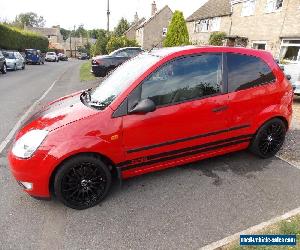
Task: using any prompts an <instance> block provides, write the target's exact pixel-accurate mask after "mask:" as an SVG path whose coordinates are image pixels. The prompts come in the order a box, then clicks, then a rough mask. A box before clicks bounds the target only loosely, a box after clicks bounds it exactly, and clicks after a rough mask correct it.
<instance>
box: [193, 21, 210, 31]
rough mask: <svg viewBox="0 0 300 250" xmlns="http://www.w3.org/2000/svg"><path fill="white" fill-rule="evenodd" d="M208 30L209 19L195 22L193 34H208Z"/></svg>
mask: <svg viewBox="0 0 300 250" xmlns="http://www.w3.org/2000/svg"><path fill="white" fill-rule="evenodd" d="M208 30H209V19H204V20H200V21H197V22H196V23H195V33H199V32H208Z"/></svg>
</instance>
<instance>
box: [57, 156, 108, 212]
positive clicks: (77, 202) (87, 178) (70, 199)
mask: <svg viewBox="0 0 300 250" xmlns="http://www.w3.org/2000/svg"><path fill="white" fill-rule="evenodd" d="M110 185H111V173H110V171H109V170H108V168H107V166H106V165H105V164H104V163H103V162H102V161H101V160H100V159H99V158H96V157H93V156H89V155H82V156H77V157H74V158H72V159H70V160H68V161H66V162H65V163H64V164H63V165H62V166H61V167H60V169H59V170H58V172H57V174H56V175H55V178H54V191H55V194H56V196H57V198H58V199H59V200H60V201H61V202H62V203H64V204H65V205H66V206H68V207H70V208H74V209H78V210H82V209H86V208H89V207H93V206H95V205H97V204H98V203H99V202H100V201H102V200H103V199H104V197H105V196H106V194H107V192H108V190H109V188H110Z"/></svg>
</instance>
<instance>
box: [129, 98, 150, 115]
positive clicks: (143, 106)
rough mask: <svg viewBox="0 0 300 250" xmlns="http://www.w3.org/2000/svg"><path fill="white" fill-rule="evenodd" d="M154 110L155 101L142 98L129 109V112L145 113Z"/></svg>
mask: <svg viewBox="0 0 300 250" xmlns="http://www.w3.org/2000/svg"><path fill="white" fill-rule="evenodd" d="M155 110H156V105H155V103H154V102H153V101H152V100H150V99H144V100H141V101H140V102H139V103H138V104H137V105H136V106H135V107H134V108H133V109H132V110H130V111H129V114H146V113H149V112H153V111H155Z"/></svg>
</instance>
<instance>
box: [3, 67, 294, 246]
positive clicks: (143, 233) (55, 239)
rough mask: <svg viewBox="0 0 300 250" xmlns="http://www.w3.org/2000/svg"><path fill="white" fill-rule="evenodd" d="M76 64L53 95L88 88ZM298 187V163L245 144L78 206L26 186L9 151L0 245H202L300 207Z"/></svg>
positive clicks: (141, 179) (127, 183)
mask: <svg viewBox="0 0 300 250" xmlns="http://www.w3.org/2000/svg"><path fill="white" fill-rule="evenodd" d="M74 67H75V68H74V70H71V69H70V70H69V71H67V72H66V74H65V75H63V76H62V77H61V78H60V80H59V81H58V82H57V85H55V87H54V88H53V89H52V91H51V92H50V93H49V97H48V98H50V97H51V99H52V98H56V97H59V96H61V95H62V94H67V92H72V91H74V90H76V89H82V88H85V85H84V86H82V84H81V83H79V82H76V81H77V80H76V79H75V78H76V77H77V76H76V74H74V72H75V69H76V67H78V65H77V64H76V65H75V64H74ZM68 72H69V73H68ZM33 79H34V78H33ZM44 101H49V100H44ZM291 133H293V134H295V135H296V136H298V135H299V130H297V129H293V130H292V131H291ZM287 143H288V144H287V145H290V144H291V141H288V142H287ZM294 144H295V145H294V147H295V148H294V149H293V150H294V151H295V150H296V151H297V150H298V149H299V145H300V144H299V141H296V142H295V143H294ZM293 150H290V151H288V152H292V151H293ZM283 155H285V152H283ZM296 158H297V157H296ZM299 190H300V170H299V169H298V168H296V167H293V166H291V165H289V164H288V163H286V162H284V161H282V160H280V159H279V158H277V157H275V158H272V159H269V160H261V159H259V158H257V157H255V156H253V155H251V154H250V153H247V152H238V153H234V154H229V155H226V156H222V157H217V158H213V159H208V160H204V161H200V162H197V163H194V164H189V165H185V166H181V167H177V168H173V169H169V170H165V171H161V172H156V173H152V174H148V175H144V176H140V177H136V178H133V179H129V180H126V181H124V182H123V186H122V187H121V188H120V187H118V183H115V185H114V187H113V189H112V190H111V192H110V194H109V195H108V197H107V199H106V200H105V201H104V202H102V203H101V204H100V205H98V206H96V207H94V208H91V209H88V210H84V211H76V210H72V209H69V208H66V207H64V206H63V205H61V204H60V203H58V202H57V201H50V202H45V201H36V200H33V199H32V198H30V197H28V196H27V195H26V194H24V193H22V192H21V190H20V187H19V186H18V185H17V184H16V182H15V181H14V180H13V178H12V177H11V174H10V171H9V168H8V165H7V160H6V155H5V154H2V155H0V197H1V202H0V228H1V233H0V249H108V248H110V249H141V248H144V249H191V248H192V249H196V248H199V247H201V246H204V245H207V244H209V243H211V242H213V241H217V240H220V239H222V238H224V237H226V236H228V235H230V234H233V233H236V232H238V231H241V230H243V229H246V228H248V227H250V226H253V225H255V224H258V223H261V222H262V221H265V220H268V219H270V218H272V217H274V216H277V215H281V214H283V213H285V212H287V211H289V210H292V209H295V208H297V207H300V194H299Z"/></svg>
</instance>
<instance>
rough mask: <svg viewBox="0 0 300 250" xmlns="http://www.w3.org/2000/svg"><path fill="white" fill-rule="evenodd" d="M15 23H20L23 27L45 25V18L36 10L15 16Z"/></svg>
mask: <svg viewBox="0 0 300 250" xmlns="http://www.w3.org/2000/svg"><path fill="white" fill-rule="evenodd" d="M15 23H19V24H21V25H22V27H24V26H25V25H26V26H30V27H44V26H45V20H44V18H43V17H42V16H38V15H37V14H36V13H34V12H27V13H21V14H19V15H18V16H16V18H15Z"/></svg>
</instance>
